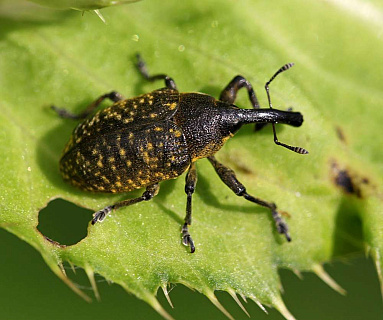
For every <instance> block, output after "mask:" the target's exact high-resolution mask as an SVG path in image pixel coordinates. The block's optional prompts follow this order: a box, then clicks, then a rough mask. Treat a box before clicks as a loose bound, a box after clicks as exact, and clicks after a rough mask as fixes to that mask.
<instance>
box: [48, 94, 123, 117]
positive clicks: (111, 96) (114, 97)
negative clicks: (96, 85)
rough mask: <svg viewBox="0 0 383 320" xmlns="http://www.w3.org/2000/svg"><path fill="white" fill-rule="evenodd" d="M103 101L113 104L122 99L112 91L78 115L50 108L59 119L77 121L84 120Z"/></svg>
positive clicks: (53, 107) (54, 107)
mask: <svg viewBox="0 0 383 320" xmlns="http://www.w3.org/2000/svg"><path fill="white" fill-rule="evenodd" d="M105 99H110V100H112V101H113V102H117V101H120V100H123V99H124V97H123V96H122V95H121V94H119V93H118V92H116V91H112V92H109V93H106V94H104V95H102V96H101V97H99V98H98V99H97V100H95V101H93V102H92V103H91V104H90V105H89V106H87V107H86V109H85V110H84V111H83V112H81V113H79V114H75V113H72V112H70V111H68V110H66V109H62V108H58V107H56V106H51V108H52V109H53V110H54V111H56V112H57V114H58V115H59V116H60V117H61V118H69V119H75V120H77V119H85V118H86V117H87V116H89V115H90V114H91V113H92V112H93V111H94V110H95V109H96V108H97V107H98V106H99V104H100V103H101V102H102V101H104V100H105Z"/></svg>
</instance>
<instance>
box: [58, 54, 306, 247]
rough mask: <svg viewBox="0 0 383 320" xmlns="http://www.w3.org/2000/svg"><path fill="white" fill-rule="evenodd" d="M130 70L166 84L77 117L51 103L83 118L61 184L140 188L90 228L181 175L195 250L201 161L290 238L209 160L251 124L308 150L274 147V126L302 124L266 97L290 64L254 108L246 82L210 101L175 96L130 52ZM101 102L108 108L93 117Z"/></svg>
mask: <svg viewBox="0 0 383 320" xmlns="http://www.w3.org/2000/svg"><path fill="white" fill-rule="evenodd" d="M136 66H137V69H138V71H139V72H140V73H141V75H142V76H143V77H144V78H145V79H146V80H148V81H150V82H152V81H156V80H162V81H164V82H165V87H164V88H162V89H158V90H155V91H152V92H150V93H146V94H143V95H140V96H138V97H135V98H130V99H125V98H123V96H122V95H121V94H119V93H117V92H115V91H112V92H110V93H107V94H104V95H102V96H100V97H99V98H98V99H97V100H95V101H94V102H93V103H91V104H90V105H89V106H88V107H87V108H86V109H85V110H84V111H83V112H82V113H80V114H73V113H71V112H69V111H67V110H66V109H61V108H57V107H55V106H52V108H53V109H54V110H56V112H57V113H58V114H59V116H61V117H63V118H71V119H81V120H83V122H81V123H80V124H79V125H78V126H77V127H76V128H75V130H74V131H73V134H72V136H71V137H70V140H69V142H68V143H67V145H66V146H65V149H64V152H63V155H62V157H61V159H60V171H61V174H62V176H63V177H64V179H65V180H67V181H69V182H70V183H71V184H73V185H74V186H76V187H78V188H80V189H83V190H87V191H92V192H104V193H125V192H129V191H132V190H134V189H141V188H143V187H145V188H146V189H145V191H144V192H143V193H142V195H141V196H140V197H137V198H131V199H127V200H124V201H120V202H117V203H114V204H112V205H109V206H107V207H105V208H103V209H102V210H99V211H97V212H95V213H94V215H93V220H92V224H95V223H97V222H98V221H103V220H104V219H105V217H106V216H107V214H108V213H110V212H111V211H112V210H115V209H118V208H121V207H126V206H130V205H133V204H136V203H139V202H141V201H148V200H151V199H152V198H153V197H154V196H156V195H157V194H158V191H159V183H160V182H161V181H164V180H168V179H174V178H177V177H179V176H180V175H181V174H183V173H184V172H187V173H186V178H185V193H186V216H185V221H184V224H183V226H182V229H181V233H182V243H183V244H184V245H185V246H189V248H190V252H192V253H193V252H194V251H195V245H194V242H193V239H192V237H191V236H190V233H189V226H190V225H191V222H192V196H193V194H194V191H195V188H196V183H197V171H196V165H195V163H196V161H197V160H199V159H202V158H207V159H208V160H209V161H210V163H211V164H212V165H213V167H214V169H215V171H216V173H217V174H218V176H219V177H220V178H221V180H222V181H223V182H224V183H225V184H226V185H227V186H228V187H229V188H230V189H231V190H232V191H233V192H234V193H235V194H236V195H237V196H240V197H243V198H245V199H246V200H248V201H251V202H253V203H256V204H258V205H260V206H263V207H266V208H268V209H269V210H270V211H271V213H272V217H273V219H274V221H275V224H276V228H277V230H278V232H279V233H281V234H284V236H285V237H286V239H287V240H288V241H290V240H291V238H290V235H289V232H288V226H287V224H286V223H285V222H284V221H283V219H282V217H281V215H280V213H279V212H278V211H277V206H276V205H275V203H273V202H268V201H264V200H262V199H259V198H257V197H254V196H252V195H250V194H249V193H247V191H246V188H245V186H244V185H243V184H242V183H241V182H240V181H239V180H238V179H237V177H236V175H235V173H234V171H233V170H231V169H230V168H228V167H226V166H225V165H223V164H222V163H220V162H219V161H218V160H217V159H216V158H215V156H214V155H215V153H216V152H217V151H218V150H220V149H221V147H222V146H223V145H224V144H225V142H226V141H227V140H228V139H229V138H231V137H232V136H233V135H234V134H235V133H236V132H237V131H238V130H239V129H240V128H241V127H242V125H244V124H250V123H255V124H256V125H258V126H259V125H264V124H267V123H271V124H272V128H273V134H274V142H275V143H276V144H277V145H280V146H283V147H285V148H287V149H290V150H292V151H294V152H296V153H299V154H306V153H308V152H307V151H306V150H305V149H303V148H300V147H293V146H290V145H287V144H285V143H282V142H280V141H279V140H278V139H277V135H276V131H275V124H276V123H282V124H288V125H291V126H294V127H299V126H301V125H302V122H303V116H302V114H301V113H300V112H293V111H282V110H277V109H274V108H273V107H272V104H271V99H270V91H269V85H270V83H271V82H272V81H273V80H274V79H275V77H276V76H277V75H278V74H280V73H281V72H284V71H286V70H288V69H289V68H291V67H292V66H293V63H288V64H285V65H284V66H282V67H281V68H280V69H279V70H278V71H277V72H276V73H275V74H274V75H273V76H272V77H271V78H270V80H269V81H268V82H266V85H265V89H266V93H267V98H268V103H269V108H267V109H261V108H260V105H259V103H258V99H257V97H256V94H255V91H254V89H253V87H252V85H251V84H250V82H249V81H248V80H246V79H245V78H244V77H242V76H240V75H238V76H236V77H234V78H233V80H232V81H230V82H229V84H228V85H227V86H226V87H225V88H224V89H223V91H222V92H221V95H220V97H219V99H218V100H217V99H215V98H213V97H212V96H210V95H207V94H203V93H196V92H191V93H181V92H179V91H178V90H177V86H176V83H175V82H174V80H173V79H172V78H171V77H169V76H168V75H166V74H156V75H150V74H149V72H148V70H147V67H146V64H145V63H144V61H143V60H142V58H141V56H140V55H137V62H136ZM242 88H245V89H246V90H247V93H248V97H249V100H250V102H251V105H252V108H251V109H243V108H239V107H237V106H236V105H234V102H235V100H236V96H237V92H238V91H239V90H240V89H242ZM105 99H109V100H111V101H112V102H114V103H113V104H112V105H111V106H109V107H107V108H105V109H103V110H99V111H98V112H96V113H94V111H95V109H96V108H97V107H98V106H99V105H100V103H101V102H102V101H103V100H105Z"/></svg>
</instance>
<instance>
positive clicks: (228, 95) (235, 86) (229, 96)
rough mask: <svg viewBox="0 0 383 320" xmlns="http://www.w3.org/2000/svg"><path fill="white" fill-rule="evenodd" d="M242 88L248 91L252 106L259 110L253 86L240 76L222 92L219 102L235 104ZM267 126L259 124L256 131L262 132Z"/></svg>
mask: <svg viewBox="0 0 383 320" xmlns="http://www.w3.org/2000/svg"><path fill="white" fill-rule="evenodd" d="M242 88H246V89H247V93H248V95H249V100H250V102H251V106H252V107H253V108H254V109H259V108H260V106H259V102H258V99H257V96H256V94H255V91H254V89H253V86H252V85H251V83H250V82H249V81H248V80H246V79H245V78H244V77H242V76H240V75H238V76H235V77H234V78H233V80H231V81H230V82H229V84H228V85H227V86H226V87H225V89H223V90H222V92H221V95H220V96H219V100H221V101H225V102H227V103H230V104H233V103H234V101H235V99H236V98H237V92H238V90H240V89H242ZM265 125H266V124H265V123H257V124H256V125H255V131H258V130H261V129H262V128H263V127H264V126H265Z"/></svg>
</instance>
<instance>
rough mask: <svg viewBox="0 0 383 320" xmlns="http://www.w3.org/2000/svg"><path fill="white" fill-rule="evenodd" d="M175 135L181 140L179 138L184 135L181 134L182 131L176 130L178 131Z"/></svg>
mask: <svg viewBox="0 0 383 320" xmlns="http://www.w3.org/2000/svg"><path fill="white" fill-rule="evenodd" d="M174 135H175V136H176V138H179V137H180V136H181V135H182V133H181V131H179V130H176V131H175V132H174Z"/></svg>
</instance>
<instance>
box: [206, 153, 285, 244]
mask: <svg viewBox="0 0 383 320" xmlns="http://www.w3.org/2000/svg"><path fill="white" fill-rule="evenodd" d="M208 159H209V161H210V163H211V164H212V165H213V167H214V169H215V171H216V172H217V174H218V175H219V177H220V178H221V180H222V181H223V182H224V183H225V184H226V185H227V186H228V187H229V188H230V189H231V190H232V191H233V192H234V193H235V194H236V195H237V196H240V197H244V198H245V199H246V200H248V201H251V202H254V203H256V204H258V205H260V206H262V207H266V208H269V209H270V210H271V214H272V217H273V219H274V221H275V224H276V227H277V230H278V232H279V233H281V234H284V235H285V237H286V239H287V241H291V237H290V235H289V232H288V231H289V228H288V226H287V224H286V223H285V222H284V221H283V219H282V217H281V215H280V214H279V212H278V211H277V206H276V205H275V203H270V202H267V201H264V200H261V199H259V198H255V197H253V196H252V195H250V194H248V193H247V192H246V188H245V186H244V185H243V184H242V183H241V182H239V181H238V179H237V177H236V176H235V173H234V171H233V170H231V169H230V168H227V167H225V166H224V165H223V164H222V163H220V162H218V161H217V160H216V159H215V157H213V156H212V157H208Z"/></svg>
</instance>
